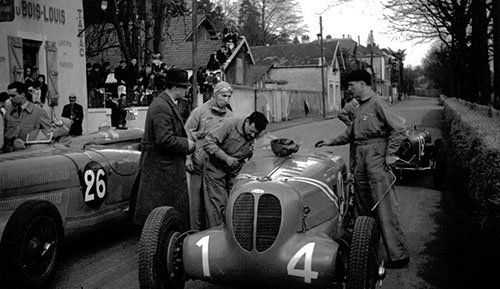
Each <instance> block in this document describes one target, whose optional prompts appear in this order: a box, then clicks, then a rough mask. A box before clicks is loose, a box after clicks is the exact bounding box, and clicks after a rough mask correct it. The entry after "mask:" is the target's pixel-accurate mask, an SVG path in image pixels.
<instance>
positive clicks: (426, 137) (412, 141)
mask: <svg viewBox="0 0 500 289" xmlns="http://www.w3.org/2000/svg"><path fill="white" fill-rule="evenodd" d="M396 156H397V161H396V163H395V165H394V167H395V171H396V174H397V175H398V176H399V179H404V178H405V177H407V174H406V175H405V172H408V171H432V172H433V181H434V187H435V188H441V186H442V185H443V182H444V177H445V174H444V170H445V165H446V151H445V150H444V148H443V141H442V140H441V139H436V140H435V141H434V143H433V142H432V138H431V134H430V133H429V132H428V131H426V130H425V129H421V128H416V127H413V128H411V129H408V130H407V131H406V137H405V139H404V140H403V142H402V143H401V146H400V147H399V150H398V152H397V153H396Z"/></svg>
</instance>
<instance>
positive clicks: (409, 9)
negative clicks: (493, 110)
mask: <svg viewBox="0 0 500 289" xmlns="http://www.w3.org/2000/svg"><path fill="white" fill-rule="evenodd" d="M471 4H472V0H389V1H387V2H386V3H385V4H383V5H384V7H385V8H386V9H387V11H388V13H387V14H385V19H386V20H387V21H388V22H389V27H390V28H391V29H392V30H393V31H394V32H396V33H399V34H400V35H402V36H403V37H405V38H406V39H414V40H419V41H426V40H432V39H435V38H439V39H440V40H441V41H442V43H444V44H445V45H446V46H447V47H448V48H449V49H450V50H449V51H450V62H451V63H453V64H454V68H453V69H452V71H451V72H452V73H453V76H454V77H453V83H454V85H453V87H454V88H455V89H454V91H453V94H454V96H457V97H459V98H467V97H468V96H469V87H468V85H467V81H465V80H466V75H467V63H468V51H467V50H468V44H469V36H470V35H469V33H470V31H471V20H472V10H471Z"/></svg>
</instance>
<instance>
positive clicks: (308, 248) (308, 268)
mask: <svg viewBox="0 0 500 289" xmlns="http://www.w3.org/2000/svg"><path fill="white" fill-rule="evenodd" d="M209 240H210V236H204V237H202V238H200V239H199V240H198V242H196V245H197V246H198V247H200V248H201V264H202V268H203V276H205V277H210V267H209V263H208V244H209ZM314 245H315V243H314V242H311V243H307V244H305V245H304V246H302V248H300V249H299V250H298V251H297V253H295V255H293V257H292V258H291V259H290V261H289V262H288V265H287V266H286V269H287V273H288V275H291V276H297V277H302V278H304V283H311V281H312V279H317V278H318V272H316V271H313V270H312V259H313V252H314ZM302 256H304V258H303V260H304V265H303V267H302V268H303V269H299V268H297V265H298V263H299V262H300V260H301V259H302Z"/></svg>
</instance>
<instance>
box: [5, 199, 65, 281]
mask: <svg viewBox="0 0 500 289" xmlns="http://www.w3.org/2000/svg"><path fill="white" fill-rule="evenodd" d="M63 238H64V232H63V226H62V220H61V216H60V215H59V211H58V210H57V208H56V207H55V206H54V205H53V204H51V203H49V202H47V201H38V200H32V201H27V202H25V203H23V204H22V205H21V206H19V207H18V208H17V209H16V211H15V212H14V214H12V216H11V217H10V219H9V221H8V222H7V225H6V227H5V230H4V233H3V237H2V241H1V244H0V274H1V276H0V279H1V280H2V281H0V282H2V283H1V284H2V285H4V284H8V286H6V288H45V287H47V286H48V285H49V283H50V281H51V279H52V276H53V274H54V272H55V269H56V267H57V263H58V261H59V257H60V254H61V250H62V245H63ZM2 287H3V286H2Z"/></svg>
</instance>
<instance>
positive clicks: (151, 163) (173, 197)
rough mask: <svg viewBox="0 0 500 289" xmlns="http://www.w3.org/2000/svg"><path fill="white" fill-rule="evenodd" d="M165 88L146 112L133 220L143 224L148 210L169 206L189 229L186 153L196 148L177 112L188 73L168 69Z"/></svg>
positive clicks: (185, 90) (184, 93)
mask: <svg viewBox="0 0 500 289" xmlns="http://www.w3.org/2000/svg"><path fill="white" fill-rule="evenodd" d="M165 82H166V89H165V90H164V91H163V92H162V93H160V94H159V95H158V96H157V97H155V98H154V100H153V102H152V103H151V105H150V106H149V108H148V112H147V114H146V123H145V126H144V136H143V137H142V142H141V146H142V153H141V159H140V164H139V165H140V167H141V179H140V182H139V190H138V193H137V198H136V200H135V204H134V203H132V205H131V207H132V208H134V216H133V222H134V224H136V225H138V226H141V227H142V226H143V225H144V222H145V221H146V219H147V217H148V215H149V213H150V212H151V211H152V210H153V209H154V208H156V207H159V206H171V207H173V208H174V209H176V210H177V211H178V212H179V213H180V215H181V218H182V222H183V228H182V229H189V226H190V225H189V220H190V219H189V203H188V192H187V180H186V169H185V167H184V165H185V161H186V155H187V154H190V153H192V152H193V151H194V149H195V143H194V142H193V141H192V140H190V139H189V138H188V137H187V134H186V130H185V129H184V123H183V122H182V119H181V116H180V114H179V112H178V111H177V101H178V100H179V99H181V98H183V97H184V96H185V95H186V92H187V90H188V87H189V86H190V85H191V84H190V83H189V82H188V73H187V71H186V70H182V69H170V70H169V71H167V79H166V81H165Z"/></svg>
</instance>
